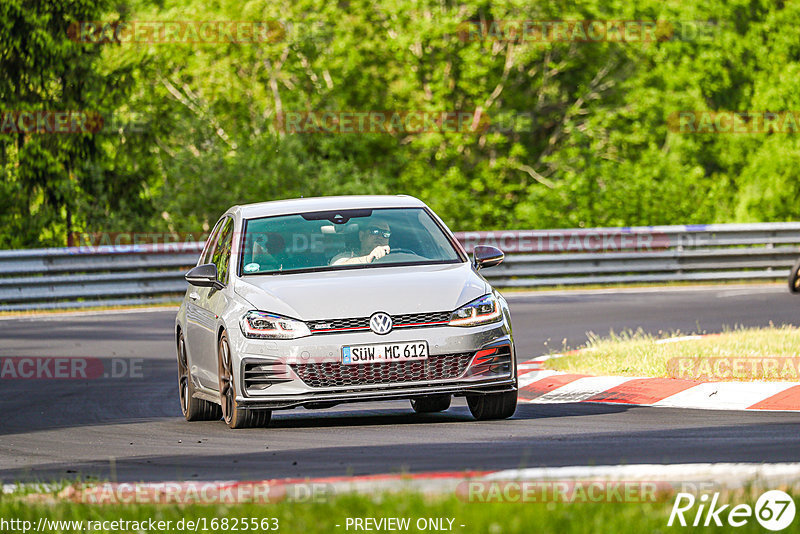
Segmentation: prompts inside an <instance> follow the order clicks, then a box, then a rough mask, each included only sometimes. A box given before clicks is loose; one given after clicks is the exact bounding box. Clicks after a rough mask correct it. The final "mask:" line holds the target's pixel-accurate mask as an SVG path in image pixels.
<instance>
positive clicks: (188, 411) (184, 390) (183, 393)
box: [178, 332, 222, 421]
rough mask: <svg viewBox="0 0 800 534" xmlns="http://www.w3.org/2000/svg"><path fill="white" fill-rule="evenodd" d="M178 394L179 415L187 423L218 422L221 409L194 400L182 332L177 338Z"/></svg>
mask: <svg viewBox="0 0 800 534" xmlns="http://www.w3.org/2000/svg"><path fill="white" fill-rule="evenodd" d="M178 393H179V395H180V400H181V413H183V417H185V418H186V420H187V421H219V418H220V417H222V408H220V406H219V405H218V404H214V403H213V402H209V401H207V400H203V399H196V398H194V384H193V383H192V378H191V377H190V376H189V357H188V355H187V353H186V341H185V340H184V339H183V332H181V334H180V335H179V336H178Z"/></svg>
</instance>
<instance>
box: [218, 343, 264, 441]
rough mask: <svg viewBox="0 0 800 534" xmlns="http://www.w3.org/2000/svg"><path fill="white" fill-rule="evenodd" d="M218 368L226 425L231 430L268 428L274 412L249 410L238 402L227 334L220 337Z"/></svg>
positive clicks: (223, 416) (220, 398)
mask: <svg viewBox="0 0 800 534" xmlns="http://www.w3.org/2000/svg"><path fill="white" fill-rule="evenodd" d="M217 366H218V369H219V403H220V405H221V406H222V418H223V419H224V420H225V423H226V424H227V425H228V426H229V427H230V428H253V427H260V426H267V425H268V424H269V421H270V419H272V410H247V409H245V408H242V407H241V406H239V403H238V402H237V401H236V381H235V380H234V373H233V364H232V359H231V348H230V345H228V335H227V334H226V333H225V332H223V333H222V335H221V336H220V337H219V348H218V350H217Z"/></svg>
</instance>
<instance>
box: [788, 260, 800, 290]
mask: <svg viewBox="0 0 800 534" xmlns="http://www.w3.org/2000/svg"><path fill="white" fill-rule="evenodd" d="M789 291H791V292H792V293H800V260H797V262H796V263H795V264H794V266H793V267H792V270H791V271H789Z"/></svg>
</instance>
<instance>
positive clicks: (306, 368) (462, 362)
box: [292, 353, 472, 388]
mask: <svg viewBox="0 0 800 534" xmlns="http://www.w3.org/2000/svg"><path fill="white" fill-rule="evenodd" d="M471 359H472V353H462V354H441V355H437V356H428V359H427V360H416V361H410V362H392V363H365V364H354V365H343V364H342V363H340V362H326V363H303V364H297V365H292V369H293V370H294V372H295V373H297V376H299V377H300V378H301V379H302V380H303V382H305V383H306V385H308V386H310V387H312V388H330V387H337V386H366V385H370V384H388V383H393V382H420V381H426V380H446V379H452V378H458V377H460V376H461V375H462V374H464V371H465V370H466V368H467V366H468V365H469V362H470V360H471Z"/></svg>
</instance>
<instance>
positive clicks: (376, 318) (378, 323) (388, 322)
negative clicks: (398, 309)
mask: <svg viewBox="0 0 800 534" xmlns="http://www.w3.org/2000/svg"><path fill="white" fill-rule="evenodd" d="M369 328H370V330H372V331H373V332H375V333H376V334H381V335H383V334H388V333H389V332H391V331H392V318H391V317H389V315H387V314H385V313H383V312H378V313H376V314H373V315H372V317H370V318H369Z"/></svg>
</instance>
